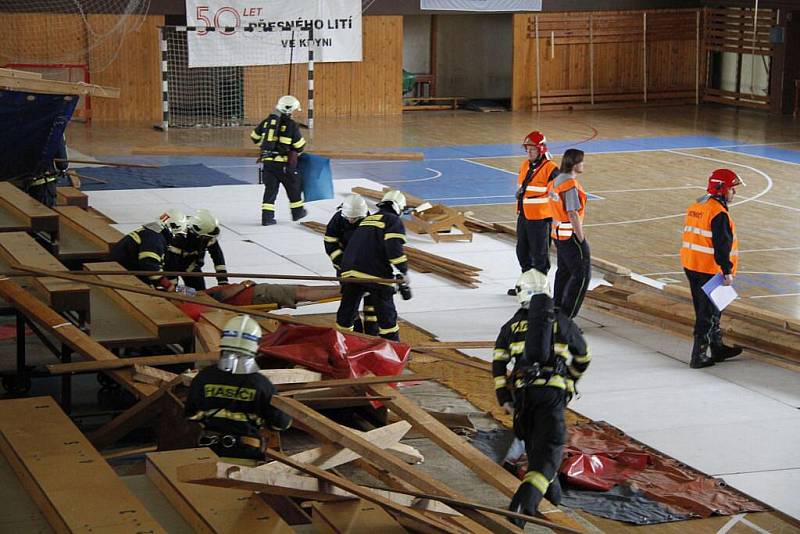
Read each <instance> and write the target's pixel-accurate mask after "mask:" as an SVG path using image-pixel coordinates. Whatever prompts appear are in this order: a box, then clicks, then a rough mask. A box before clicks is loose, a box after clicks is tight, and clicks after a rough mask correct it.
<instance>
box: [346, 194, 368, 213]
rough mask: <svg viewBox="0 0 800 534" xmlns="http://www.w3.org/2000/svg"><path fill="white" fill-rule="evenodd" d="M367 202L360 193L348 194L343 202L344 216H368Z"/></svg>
mask: <svg viewBox="0 0 800 534" xmlns="http://www.w3.org/2000/svg"><path fill="white" fill-rule="evenodd" d="M367 212H368V210H367V202H366V201H365V200H364V197H362V196H361V195H359V194H358V193H353V194H352V195H347V196H346V197H345V198H344V202H342V217H345V218H347V219H361V218H363V217H366V216H367Z"/></svg>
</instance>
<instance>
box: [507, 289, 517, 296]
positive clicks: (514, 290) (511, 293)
mask: <svg viewBox="0 0 800 534" xmlns="http://www.w3.org/2000/svg"><path fill="white" fill-rule="evenodd" d="M506 295H508V296H509V297H516V296H517V288H516V287H512V288H511V289H509V290H508V291H506Z"/></svg>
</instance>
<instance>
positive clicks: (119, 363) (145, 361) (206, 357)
mask: <svg viewBox="0 0 800 534" xmlns="http://www.w3.org/2000/svg"><path fill="white" fill-rule="evenodd" d="M218 359H219V352H190V353H187V354H165V355H163V356H138V357H133V358H118V359H116V360H102V361H89V362H73V363H54V364H50V365H48V366H47V370H48V371H49V372H50V374H53V375H61V374H69V373H91V372H97V371H109V370H112V369H122V368H125V367H133V366H135V365H172V364H176V363H196V362H214V361H216V360H218Z"/></svg>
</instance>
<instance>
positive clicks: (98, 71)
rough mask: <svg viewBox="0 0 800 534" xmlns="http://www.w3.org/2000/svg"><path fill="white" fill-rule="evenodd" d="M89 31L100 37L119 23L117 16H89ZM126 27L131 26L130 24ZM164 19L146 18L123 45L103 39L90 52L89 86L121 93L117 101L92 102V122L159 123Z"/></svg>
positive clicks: (95, 100)
mask: <svg viewBox="0 0 800 534" xmlns="http://www.w3.org/2000/svg"><path fill="white" fill-rule="evenodd" d="M88 20H89V24H90V25H91V27H92V30H93V31H94V32H95V33H97V34H99V35H101V36H102V35H103V34H105V33H107V32H110V31H112V29H113V28H114V26H115V25H116V24H117V23H118V22H119V17H118V16H117V15H89V16H88ZM127 24H129V25H130V24H134V22H133V21H132V20H129V21H128V22H127ZM163 25H164V17H163V16H146V17H144V20H143V21H142V24H141V26H139V27H138V28H137V29H135V30H133V31H130V32H128V33H127V34H126V35H125V39H124V41H122V43H120V42H119V40H118V39H106V40H105V41H104V42H102V43H101V44H99V45H98V46H96V47H94V48H92V49H91V50H90V51H89V55H88V58H87V62H88V63H89V69H90V70H91V73H92V83H95V84H99V85H108V86H111V87H118V88H119V89H120V98H119V99H115V100H111V99H103V98H96V99H93V100H92V120H97V121H121V122H140V121H148V122H158V121H160V120H161V51H160V50H159V38H160V37H159V27H160V26H163Z"/></svg>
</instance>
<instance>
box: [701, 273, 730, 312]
mask: <svg viewBox="0 0 800 534" xmlns="http://www.w3.org/2000/svg"><path fill="white" fill-rule="evenodd" d="M723 281H724V277H723V276H722V273H717V274H716V275H714V278H712V279H711V280H709V281H708V282H706V283H705V284H704V285H703V291H704V292H705V294H706V295H708V298H709V299H711V302H713V303H714V306H716V307H717V309H718V310H719V311H722V310H724V309H725V308H727V307H728V304H730V303H731V302H733V301H734V300H736V298H737V297H738V296H739V294H738V293H736V290H735V289H733V286H726V285H722V282H723Z"/></svg>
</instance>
